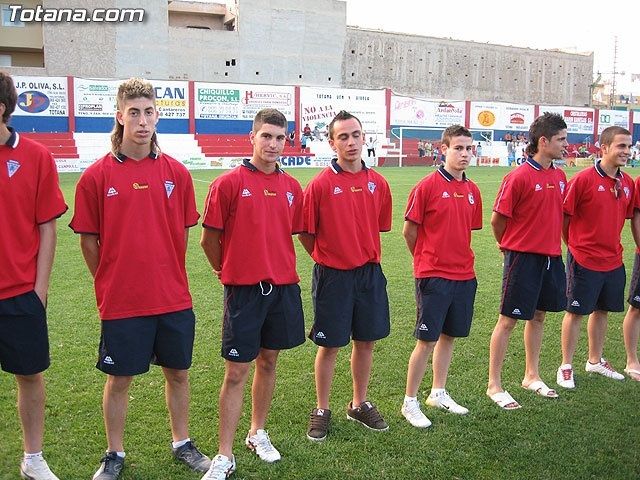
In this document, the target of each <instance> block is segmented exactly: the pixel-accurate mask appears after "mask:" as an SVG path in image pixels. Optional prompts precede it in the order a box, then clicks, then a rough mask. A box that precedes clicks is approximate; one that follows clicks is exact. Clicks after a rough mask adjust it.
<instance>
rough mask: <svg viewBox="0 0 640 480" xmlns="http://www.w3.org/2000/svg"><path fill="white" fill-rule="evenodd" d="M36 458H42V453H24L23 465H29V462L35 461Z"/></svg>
mask: <svg viewBox="0 0 640 480" xmlns="http://www.w3.org/2000/svg"><path fill="white" fill-rule="evenodd" d="M37 458H43V457H42V451H40V452H36V453H27V452H24V461H25V463H29V462H30V461H31V460H35V459H37Z"/></svg>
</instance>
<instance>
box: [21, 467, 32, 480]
mask: <svg viewBox="0 0 640 480" xmlns="http://www.w3.org/2000/svg"><path fill="white" fill-rule="evenodd" d="M20 478H24V479H25V480H34V478H33V477H31V476H29V475H27V474H26V473H24V470H22V468H21V469H20Z"/></svg>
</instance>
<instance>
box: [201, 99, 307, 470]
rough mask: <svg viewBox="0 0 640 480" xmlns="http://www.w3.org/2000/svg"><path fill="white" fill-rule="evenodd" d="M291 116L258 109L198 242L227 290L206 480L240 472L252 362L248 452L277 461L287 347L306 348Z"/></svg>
mask: <svg viewBox="0 0 640 480" xmlns="http://www.w3.org/2000/svg"><path fill="white" fill-rule="evenodd" d="M286 132H287V119H286V118H285V116H284V115H283V114H282V113H281V112H279V111H278V110H276V109H272V108H268V109H263V110H260V111H259V112H258V113H257V114H256V116H255V118H254V121H253V128H252V130H251V134H250V139H251V144H252V145H253V156H252V158H251V159H250V160H247V159H245V160H244V161H243V162H242V164H241V165H239V166H238V167H236V168H234V169H233V170H231V171H230V172H227V173H225V174H224V175H221V176H220V177H219V178H217V179H216V180H215V181H214V182H213V183H212V184H211V186H210V188H209V194H208V195H207V200H206V204H205V213H204V220H203V222H202V225H203V227H204V229H203V231H202V239H201V241H200V244H201V245H202V248H203V249H204V252H205V254H206V256H207V259H208V260H209V263H210V264H211V266H212V267H213V273H214V274H215V275H216V276H217V277H218V278H219V279H220V281H221V282H222V284H223V285H224V320H223V326H222V357H223V358H224V363H225V375H224V380H223V383H222V388H221V389H220V413H219V417H220V427H219V442H220V446H219V450H218V455H216V456H215V457H214V459H213V461H212V463H211V468H210V469H209V471H208V472H207V473H206V474H205V475H204V476H203V477H202V479H203V480H222V479H225V478H227V477H228V476H229V475H231V474H232V473H233V472H234V471H235V469H236V461H235V457H234V455H233V440H234V437H235V433H236V430H237V427H238V422H239V420H240V415H241V413H242V399H243V395H244V387H245V383H246V382H247V378H248V376H249V371H250V367H251V364H252V363H253V362H254V360H255V373H254V377H253V384H252V388H251V396H252V399H251V400H252V402H251V404H252V409H251V427H250V428H249V432H248V433H247V436H246V438H245V444H246V446H247V448H249V449H250V450H252V451H253V452H255V453H256V455H257V456H258V457H259V458H260V459H262V460H264V461H265V462H269V463H271V462H275V461H278V460H280V458H281V455H280V452H278V450H277V449H276V448H275V447H274V446H273V444H272V443H271V439H270V438H269V434H268V433H267V432H266V430H265V424H266V421H267V414H268V413H269V409H270V407H271V401H272V398H273V390H274V387H275V382H276V363H277V360H278V355H279V353H280V350H284V349H290V348H293V347H296V346H298V345H301V344H302V343H304V340H305V338H304V316H303V311H302V300H301V298H300V287H299V286H298V282H299V281H300V279H299V277H298V274H297V272H296V254H295V248H294V244H293V239H292V235H295V234H298V233H300V232H301V231H302V228H303V220H302V205H303V203H302V202H303V197H302V188H301V187H300V184H299V183H298V181H297V180H296V179H294V178H293V177H291V176H290V175H288V174H287V173H285V172H283V171H282V170H281V169H280V167H279V165H278V163H277V162H278V159H279V158H280V155H281V154H282V151H283V149H284V143H285V139H286Z"/></svg>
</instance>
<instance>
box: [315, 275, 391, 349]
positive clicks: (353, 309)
mask: <svg viewBox="0 0 640 480" xmlns="http://www.w3.org/2000/svg"><path fill="white" fill-rule="evenodd" d="M311 296H312V297H313V309H314V312H315V318H314V322H313V326H312V327H311V332H310V333H309V338H310V339H311V340H313V342H314V343H315V344H316V345H319V346H321V347H344V346H345V345H348V344H349V340H350V338H353V339H354V340H359V341H363V342H372V341H375V340H380V339H381V338H384V337H386V336H388V335H389V331H390V328H391V326H390V321H389V299H388V297H387V279H386V278H385V276H384V274H383V273H382V268H381V267H380V264H379V263H367V264H366V265H363V266H361V267H358V268H354V269H353V270H336V269H334V268H329V267H323V266H322V265H318V264H316V265H314V267H313V279H312V285H311Z"/></svg>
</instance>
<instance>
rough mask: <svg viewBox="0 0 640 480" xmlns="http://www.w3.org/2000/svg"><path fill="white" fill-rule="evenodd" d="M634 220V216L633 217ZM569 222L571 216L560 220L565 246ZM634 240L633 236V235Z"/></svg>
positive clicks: (567, 238)
mask: <svg viewBox="0 0 640 480" xmlns="http://www.w3.org/2000/svg"><path fill="white" fill-rule="evenodd" d="M634 218H635V215H634ZM570 222H571V215H567V214H566V213H565V214H564V217H563V219H562V240H564V243H565V245H569V223H570ZM634 238H635V235H634Z"/></svg>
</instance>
